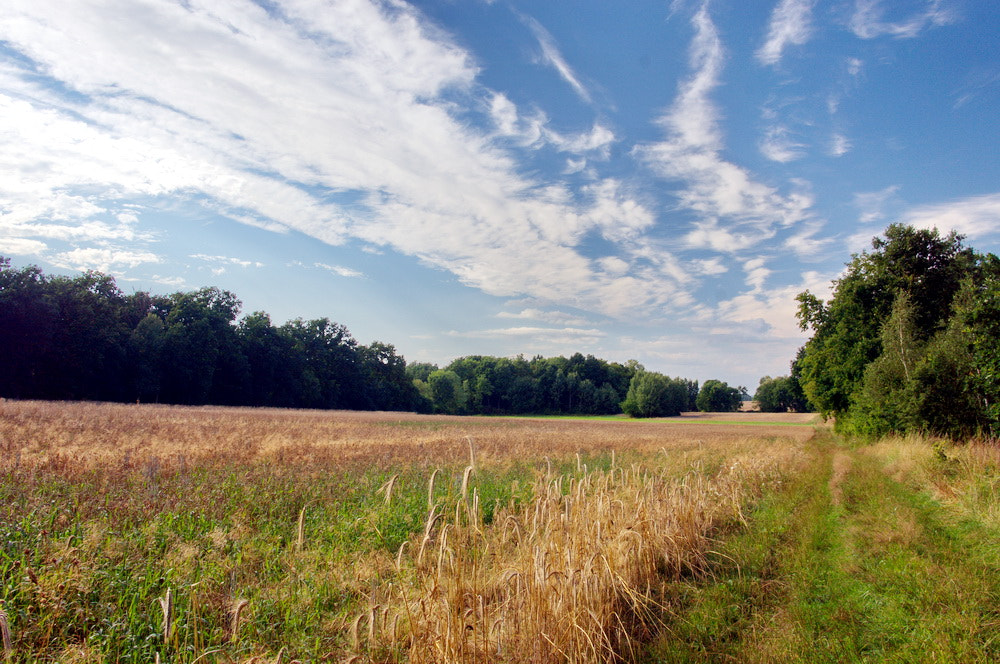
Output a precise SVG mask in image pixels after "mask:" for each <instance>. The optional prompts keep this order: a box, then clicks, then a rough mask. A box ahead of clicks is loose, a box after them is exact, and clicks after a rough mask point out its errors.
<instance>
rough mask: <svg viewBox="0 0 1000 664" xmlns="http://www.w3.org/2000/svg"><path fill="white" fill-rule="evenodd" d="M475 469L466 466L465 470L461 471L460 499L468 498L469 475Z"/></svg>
mask: <svg viewBox="0 0 1000 664" xmlns="http://www.w3.org/2000/svg"><path fill="white" fill-rule="evenodd" d="M473 470H475V469H474V468H473V467H472V466H466V467H465V472H464V473H462V500H465V501H467V500H469V476H470V475H472V471H473Z"/></svg>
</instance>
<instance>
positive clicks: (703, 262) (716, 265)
mask: <svg viewBox="0 0 1000 664" xmlns="http://www.w3.org/2000/svg"><path fill="white" fill-rule="evenodd" d="M687 269H688V271H690V272H691V273H692V274H696V275H699V276H716V275H720V274H725V273H726V272H728V271H729V268H727V267H726V266H725V265H724V264H723V262H722V260H721V259H719V258H702V259H697V260H693V261H690V262H688V263H687Z"/></svg>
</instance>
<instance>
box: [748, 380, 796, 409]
mask: <svg viewBox="0 0 1000 664" xmlns="http://www.w3.org/2000/svg"><path fill="white" fill-rule="evenodd" d="M754 401H756V402H757V407H758V408H759V409H760V410H761V412H764V413H787V412H789V411H792V412H796V413H804V412H807V411H808V410H809V404H808V403H807V402H806V397H805V394H803V393H802V386H801V385H799V381H798V379H797V378H796V377H795V376H794V375H793V376H779V377H778V378H771V377H770V376H764V377H763V378H761V379H760V385H758V386H757V392H756V394H755V395H754Z"/></svg>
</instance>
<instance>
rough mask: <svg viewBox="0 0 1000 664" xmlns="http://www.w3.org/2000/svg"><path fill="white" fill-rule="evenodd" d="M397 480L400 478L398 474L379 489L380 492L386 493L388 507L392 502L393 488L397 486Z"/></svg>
mask: <svg viewBox="0 0 1000 664" xmlns="http://www.w3.org/2000/svg"><path fill="white" fill-rule="evenodd" d="M397 478H399V475H398V474H396V475H393V476H392V477H390V478H389V481H388V482H386V483H385V484H383V485H382V486H381V488H379V492H382V491H384V492H385V504H386V505H388V504H389V503H391V502H392V488H393V487H394V486H396V479H397Z"/></svg>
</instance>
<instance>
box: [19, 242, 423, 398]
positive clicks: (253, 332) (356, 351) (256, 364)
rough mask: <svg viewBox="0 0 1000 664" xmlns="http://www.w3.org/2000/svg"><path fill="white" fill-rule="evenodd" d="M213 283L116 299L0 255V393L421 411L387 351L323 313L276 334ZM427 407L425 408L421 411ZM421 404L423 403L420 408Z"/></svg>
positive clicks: (96, 276)
mask: <svg viewBox="0 0 1000 664" xmlns="http://www.w3.org/2000/svg"><path fill="white" fill-rule="evenodd" d="M241 306H242V305H241V303H240V301H239V299H238V298H237V297H236V295H234V294H233V293H230V292H228V291H224V290H220V289H218V288H202V289H199V290H197V291H191V292H178V293H174V294H172V295H170V296H167V297H163V296H151V295H149V294H148V293H142V292H140V293H135V294H134V295H127V296H126V295H124V294H123V293H122V292H121V291H120V290H119V289H118V287H117V285H116V284H115V281H114V279H113V278H111V277H109V276H107V275H103V274H100V273H97V272H87V273H85V274H83V275H81V276H79V277H75V278H67V277H48V276H46V275H44V274H43V273H42V271H41V270H40V269H38V268H37V267H33V266H32V267H26V268H22V269H14V268H12V267H11V265H10V260H9V259H6V258H3V257H0V347H2V348H3V349H4V350H5V351H6V352H4V353H2V354H0V396H9V397H16V398H38V399H93V400H103V401H135V400H139V401H157V402H166V403H183V404H205V403H213V404H223V405H250V406H282V407H309V408H351V409H374V410H410V409H414V408H421V407H424V406H426V405H427V402H426V400H423V399H422V398H421V397H420V395H419V392H418V390H417V388H416V387H415V386H414V385H413V382H412V379H410V378H408V377H407V375H406V362H405V360H404V359H403V358H402V357H401V356H399V355H397V354H396V350H395V348H394V347H393V346H391V345H389V344H384V343H381V342H378V341H375V342H373V343H372V344H370V345H368V346H362V345H360V344H358V343H357V342H356V341H355V340H354V339H353V338H352V337H351V335H350V332H348V331H347V328H345V327H344V326H342V325H339V324H337V323H332V322H331V321H329V320H328V319H326V318H322V319H318V320H312V321H303V320H301V319H296V320H294V321H290V322H288V323H286V324H285V325H282V326H281V327H275V326H274V325H273V324H272V323H271V319H270V317H269V316H268V315H267V314H266V313H264V312H260V311H258V312H253V313H251V314H249V315H247V316H245V317H244V318H243V319H242V320H240V321H239V322H237V318H238V316H239V313H240V307H241ZM428 407H429V406H428ZM425 409H426V408H425Z"/></svg>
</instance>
